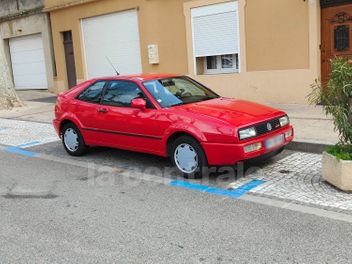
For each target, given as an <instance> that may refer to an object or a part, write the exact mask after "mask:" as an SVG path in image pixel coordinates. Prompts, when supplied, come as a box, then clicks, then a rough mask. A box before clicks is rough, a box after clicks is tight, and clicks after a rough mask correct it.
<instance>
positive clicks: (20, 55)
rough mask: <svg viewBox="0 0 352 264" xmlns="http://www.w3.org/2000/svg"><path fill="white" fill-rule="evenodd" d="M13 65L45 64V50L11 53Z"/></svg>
mask: <svg viewBox="0 0 352 264" xmlns="http://www.w3.org/2000/svg"><path fill="white" fill-rule="evenodd" d="M11 61H12V64H22V63H32V62H33V63H34V62H40V63H42V64H43V62H44V55H43V50H40V49H37V50H28V51H24V52H16V53H11Z"/></svg>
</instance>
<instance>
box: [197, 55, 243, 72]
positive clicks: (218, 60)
mask: <svg viewBox="0 0 352 264" xmlns="http://www.w3.org/2000/svg"><path fill="white" fill-rule="evenodd" d="M225 55H229V54H223V55H214V56H207V57H216V66H217V67H216V69H208V64H207V57H203V64H204V69H203V71H204V74H209V75H210V74H227V73H239V72H240V59H239V58H240V55H239V54H238V53H235V54H232V58H233V62H234V67H232V68H223V67H222V58H221V56H225ZM236 55H237V57H238V68H236V63H237V62H236Z"/></svg>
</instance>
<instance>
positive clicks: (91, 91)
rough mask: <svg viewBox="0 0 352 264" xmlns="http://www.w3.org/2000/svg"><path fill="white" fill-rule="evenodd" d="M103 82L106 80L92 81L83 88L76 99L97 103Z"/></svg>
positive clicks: (100, 95) (101, 92)
mask: <svg viewBox="0 0 352 264" xmlns="http://www.w3.org/2000/svg"><path fill="white" fill-rule="evenodd" d="M105 84H106V82H104V81H101V82H96V83H94V84H93V85H91V86H89V87H88V88H87V89H85V90H84V91H83V92H82V93H81V94H80V95H79V96H78V97H77V99H78V100H80V101H84V102H88V103H93V104H99V103H100V100H101V97H102V94H103V89H104V86H105Z"/></svg>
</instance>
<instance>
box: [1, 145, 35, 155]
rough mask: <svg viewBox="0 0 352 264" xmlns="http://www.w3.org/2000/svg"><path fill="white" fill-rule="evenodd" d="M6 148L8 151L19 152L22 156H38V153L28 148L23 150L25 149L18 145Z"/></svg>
mask: <svg viewBox="0 0 352 264" xmlns="http://www.w3.org/2000/svg"><path fill="white" fill-rule="evenodd" d="M4 150H5V151H6V152H9V153H13V154H18V155H22V156H26V157H36V156H38V153H35V152H31V151H27V150H23V149H21V148H17V147H7V148H5V149H4Z"/></svg>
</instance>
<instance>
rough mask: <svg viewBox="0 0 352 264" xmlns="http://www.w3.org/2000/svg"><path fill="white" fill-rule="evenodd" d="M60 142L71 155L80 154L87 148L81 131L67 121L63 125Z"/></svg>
mask: <svg viewBox="0 0 352 264" xmlns="http://www.w3.org/2000/svg"><path fill="white" fill-rule="evenodd" d="M62 144H63V145H64V148H65V150H66V151H67V153H68V154H70V155H71V156H82V155H83V154H85V153H86V151H87V149H88V147H87V145H86V144H85V142H84V139H83V137H82V135H81V132H80V131H79V129H78V127H77V126H75V125H74V124H73V123H68V124H66V125H65V126H64V127H63V129H62Z"/></svg>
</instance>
